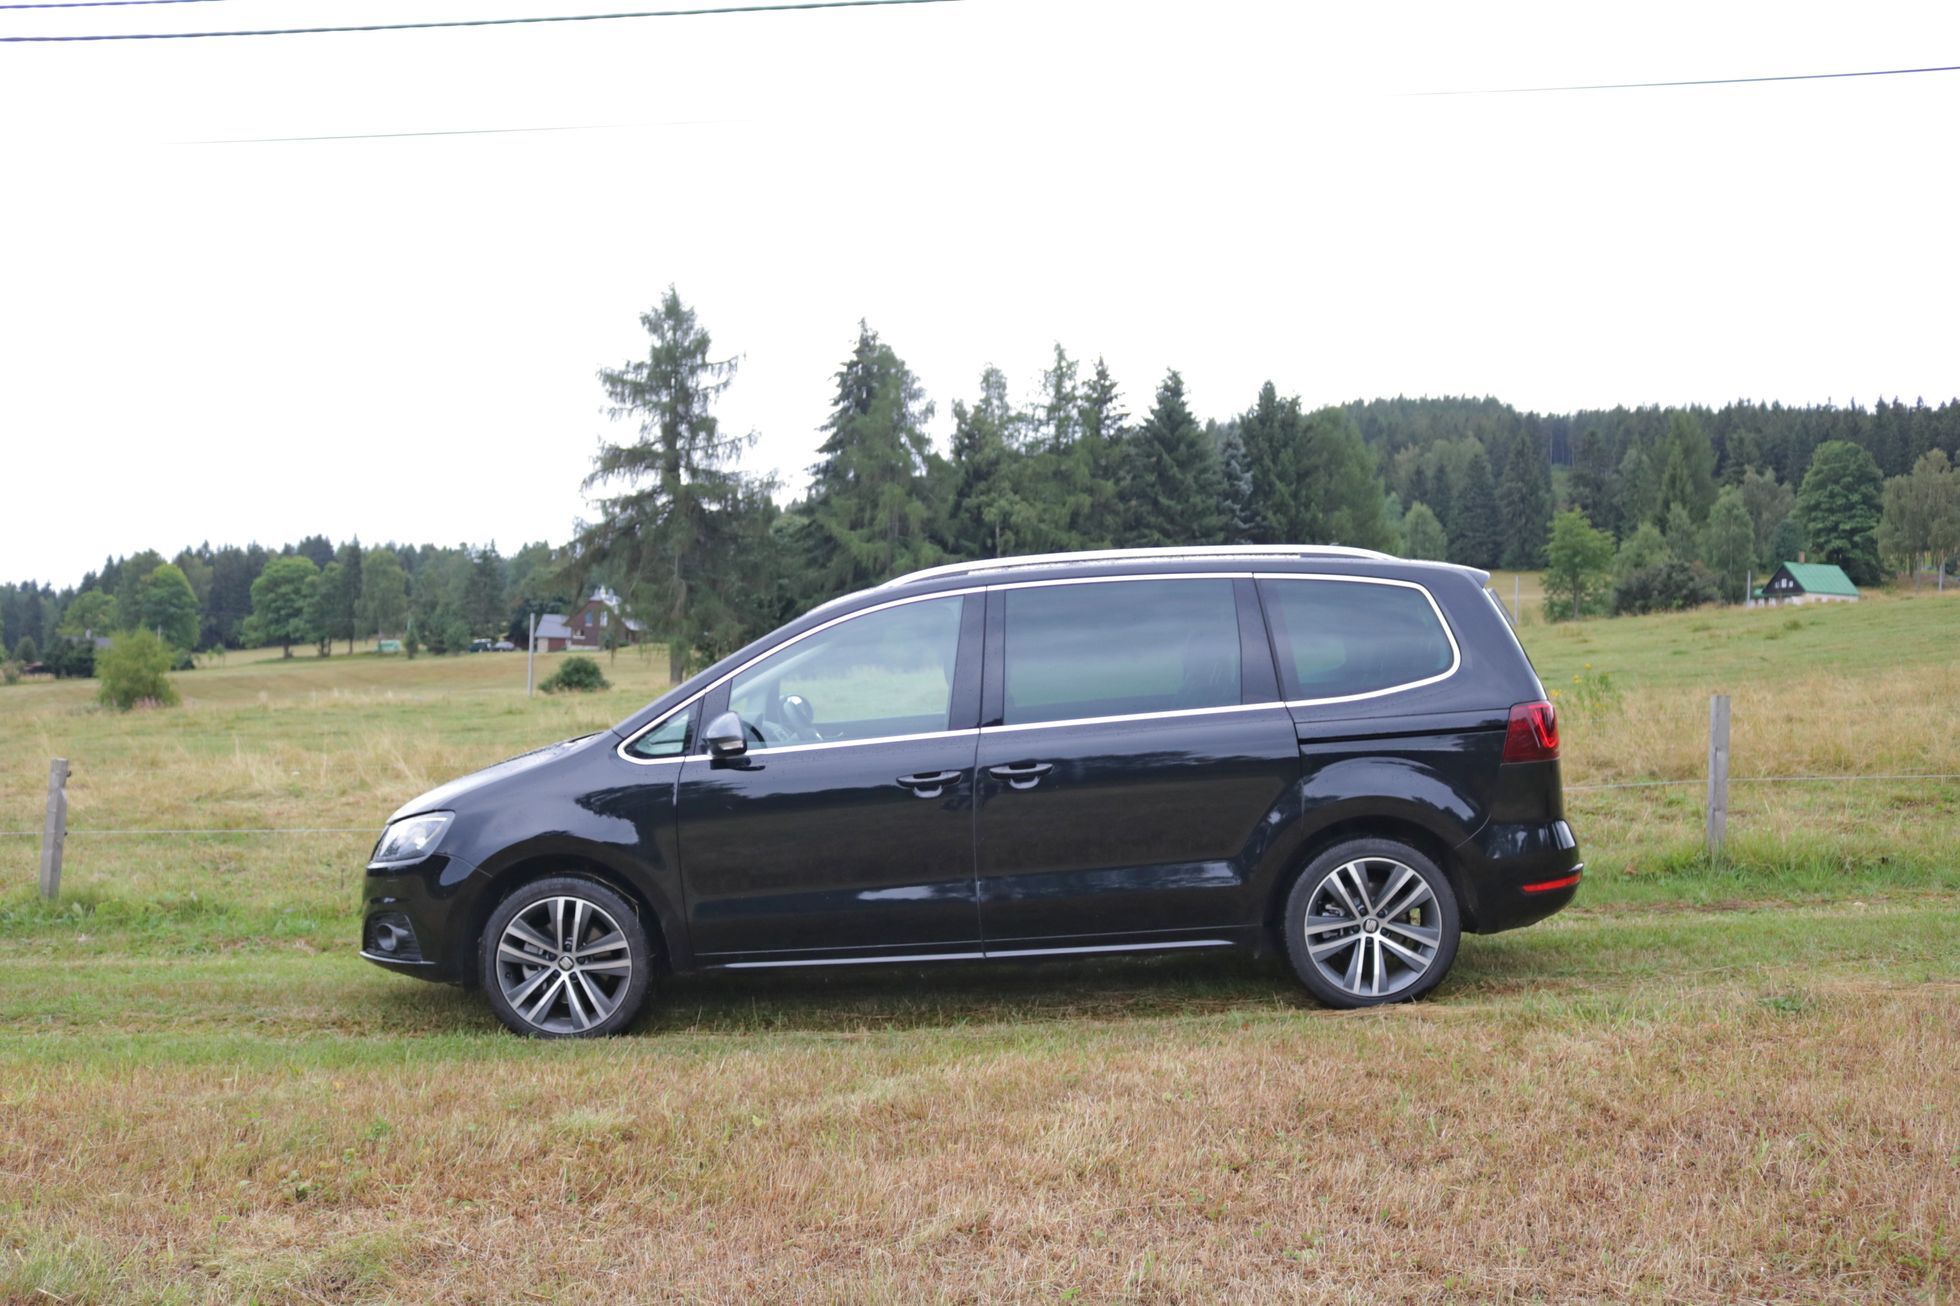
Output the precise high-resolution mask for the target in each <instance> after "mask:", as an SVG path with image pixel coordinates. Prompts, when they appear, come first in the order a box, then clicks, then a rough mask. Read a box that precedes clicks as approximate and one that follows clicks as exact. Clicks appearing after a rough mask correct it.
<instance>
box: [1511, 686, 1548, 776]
mask: <svg viewBox="0 0 1960 1306" xmlns="http://www.w3.org/2000/svg"><path fill="white" fill-rule="evenodd" d="M1504 760H1505V761H1507V762H1556V761H1557V760H1558V711H1557V709H1555V708H1553V706H1552V705H1551V704H1550V703H1547V702H1544V701H1543V700H1542V699H1541V700H1540V701H1538V702H1536V703H1519V704H1518V705H1517V706H1516V707H1513V708H1512V709H1511V721H1510V724H1509V725H1508V726H1506V727H1505V730H1504Z"/></svg>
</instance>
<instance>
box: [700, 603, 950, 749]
mask: <svg viewBox="0 0 1960 1306" xmlns="http://www.w3.org/2000/svg"><path fill="white" fill-rule="evenodd" d="M965 601H966V600H965V599H964V598H962V597H960V596H958V595H954V596H951V597H948V598H942V599H923V600H920V601H919V602H917V603H905V604H901V605H899V606H898V607H895V608H886V609H884V610H883V611H880V612H870V613H866V614H865V615H863V616H861V617H852V618H850V619H849V620H847V621H844V622H840V623H839V624H838V625H835V626H832V627H830V628H829V629H828V630H824V631H821V632H819V633H817V634H815V635H810V636H807V637H806V638H804V639H800V640H798V641H797V642H796V643H794V644H791V645H790V646H789V647H787V648H785V649H783V650H781V651H780V652H777V653H772V654H770V655H769V656H768V657H766V658H764V659H763V660H762V661H760V662H758V663H756V664H755V665H754V666H752V667H750V668H749V669H748V670H746V671H744V672H742V673H741V674H740V675H738V676H736V677H735V679H734V681H733V683H732V684H731V685H730V686H729V691H728V706H729V708H730V709H731V710H732V711H735V712H737V713H739V714H740V715H741V718H742V723H743V724H744V725H745V726H747V727H748V730H749V735H750V738H751V739H752V740H754V741H755V742H756V743H758V744H760V745H763V746H765V747H766V746H768V745H770V744H814V743H829V742H835V741H839V740H851V739H876V738H880V737H882V736H885V735H913V734H930V733H933V732H934V731H940V730H945V729H946V728H947V725H948V721H949V718H950V716H951V712H952V701H953V664H954V662H955V661H956V660H957V658H958V656H959V645H960V611H961V605H962V604H964V603H965Z"/></svg>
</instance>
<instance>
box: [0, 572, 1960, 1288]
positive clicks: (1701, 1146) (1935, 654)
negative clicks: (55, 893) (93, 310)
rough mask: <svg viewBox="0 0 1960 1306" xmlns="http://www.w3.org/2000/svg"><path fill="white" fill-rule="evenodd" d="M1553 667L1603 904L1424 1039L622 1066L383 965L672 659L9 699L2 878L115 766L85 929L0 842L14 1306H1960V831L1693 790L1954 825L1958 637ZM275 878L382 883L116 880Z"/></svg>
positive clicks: (940, 1005) (1023, 1010) (947, 1035)
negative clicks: (395, 937) (1450, 1303)
mask: <svg viewBox="0 0 1960 1306" xmlns="http://www.w3.org/2000/svg"><path fill="white" fill-rule="evenodd" d="M1527 588H1528V587H1527ZM1502 592H1503V593H1504V595H1505V597H1507V598H1508V597H1509V589H1508V587H1505V588H1504V589H1503V591H1502ZM1530 604H1531V600H1530V599H1529V597H1527V607H1529V606H1530ZM1523 633H1524V637H1525V640H1526V643H1527V647H1528V648H1529V649H1530V651H1531V653H1532V655H1533V658H1534V660H1535V662H1536V663H1537V665H1538V667H1539V670H1540V673H1541V675H1542V676H1543V678H1544V679H1545V681H1546V683H1547V685H1548V686H1552V687H1554V688H1557V689H1558V690H1559V691H1560V697H1561V701H1562V703H1563V704H1564V711H1565V732H1566V750H1565V751H1566V757H1567V769H1566V776H1567V781H1568V784H1569V785H1570V786H1571V793H1570V794H1569V798H1568V807H1569V811H1570V814H1571V817H1572V820H1573V823H1574V825H1575V827H1576V828H1577V830H1578V833H1579V836H1580V838H1581V840H1582V844H1583V847H1584V851H1585V854H1586V856H1587V860H1588V864H1589V873H1588V877H1587V883H1586V887H1585V889H1584V891H1583V893H1582V895H1581V897H1580V900H1579V902H1578V904H1577V905H1576V906H1575V907H1574V908H1573V909H1571V910H1569V911H1567V912H1566V913H1564V914H1562V915H1561V916H1559V917H1557V918H1554V919H1553V920H1552V921H1550V922H1547V923H1545V924H1544V925H1541V926H1538V927H1534V928H1532V929H1529V930H1525V931H1520V932H1517V933H1514V934H1507V935H1499V936H1493V937H1490V938H1474V937H1473V938H1470V939H1467V940H1466V941H1465V943H1464V947H1463V952H1462V955H1461V957H1460V959H1459V961H1458V965H1457V970H1456V972H1455V974H1454V975H1453V977H1452V978H1451V980H1450V981H1449V982H1448V983H1447V984H1446V985H1445V986H1444V987H1443V989H1442V990H1441V991H1440V992H1439V993H1438V994H1437V995H1436V996H1435V997H1434V998H1433V999H1432V1000H1430V1001H1428V1002H1425V1003H1422V1004H1419V1005H1417V1006H1414V1007H1409V1008H1397V1009H1391V1010H1386V1011H1378V1012H1370V1013H1332V1012H1326V1011H1321V1010H1318V1009H1316V1008H1314V1007H1312V1006H1311V1005H1310V1004H1308V1003H1306V1002H1305V1001H1303V1000H1302V999H1301V997H1300V996H1299V994H1298V992H1297V990H1296V988H1295V986H1294V985H1293V984H1292V982H1291V981H1290V980H1289V979H1288V978H1287V977H1286V976H1285V975H1284V973H1283V972H1282V971H1281V970H1280V969H1278V968H1277V967H1274V966H1266V965H1261V964H1255V963H1251V962H1241V963H1226V964H1222V965H1221V964H1218V963H1215V962H1212V963H1200V962H1196V961H1192V960H1189V959H1164V960H1155V961H1136V962H1111V963H1103V964H1097V965H1053V966H1046V967H1038V968H1036V967H1030V968H1025V969H1023V968H998V969H973V968H953V969H941V970H930V971H918V972H900V973H896V974H884V975H872V974H859V975H854V976H849V977H843V978H838V977H818V978H815V979H812V978H810V977H808V976H801V975H799V976H793V977H784V976H776V977H773V978H771V977H763V976H756V975H748V976H740V977H717V978H713V979H688V980H682V981H674V982H671V983H669V984H668V985H667V987H666V991H665V993H664V996H663V999H662V1001H661V1004H660V1007H659V1010H658V1011H657V1013H656V1014H655V1015H654V1016H652V1017H651V1018H650V1019H648V1020H647V1021H646V1022H645V1023H644V1025H643V1026H642V1027H641V1029H640V1031H639V1032H638V1033H637V1034H636V1035H635V1036H633V1037H629V1038H625V1039H619V1040H614V1041H612V1042H609V1043H606V1044H583V1045H564V1044H554V1045H539V1044H532V1043H527V1042H522V1041H519V1040H515V1039H512V1038H510V1037H508V1036H506V1035H504V1034H502V1033H501V1032H500V1029H499V1027H497V1026H496V1025H495V1024H494V1021H493V1020H492V1019H491V1018H490V1017H489V1015H488V1014H487V1012H486V1011H485V1010H484V1008H483V1007H482V1005H481V1003H480V1002H479V1001H477V1000H476V999H474V998H473V997H471V996H470V995H467V994H463V993H460V992H456V991H452V990H449V989H443V988H436V987H432V986H426V985H421V984H417V983H414V982H413V981H409V980H403V979H399V978H396V977H392V976H388V975H384V974H382V973H380V972H378V971H375V970H373V969H372V968H370V967H368V966H366V965H365V964H364V963H361V962H360V961H359V960H358V959H356V958H354V957H353V955H352V951H351V949H352V940H353V937H354V932H355V925H356V915H355V911H356V902H355V888H356V884H357V880H358V871H359V865H360V862H361V860H362V858H363V857H364V855H365V853H366V851H367V848H368V846H369V844H370V843H371V841H372V838H373V835H374V833H375V831H376V830H377V829H378V827H379V824H380V822H381V820H382V819H383V818H384V817H385V816H386V815H387V813H388V812H389V811H391V810H392V809H393V808H394V807H395V806H396V805H397V804H398V803H399V802H400V801H401V800H402V799H404V798H405V797H407V796H410V795H412V794H413V793H415V792H417V791H419V790H420V789H422V788H424V787H427V786H428V785H431V784H434V783H436V782H438V781H440V780H442V779H445V778H448V777H449V776H452V775H455V774H458V773H461V772H463V771H467V770H469V769H471V768H473V767H476V766H479V765H482V764H484V763H487V762H490V761H493V760H496V759H497V758H499V757H503V756H507V755H509V754H511V753H513V752H516V751H520V750H521V749H524V748H527V747H531V746H535V745H537V744H539V743H543V742H547V741H549V740H552V739H556V738H561V737H564V736H566V735H570V734H573V733H577V732H579V731H581V730H585V729H590V728H593V727H595V726H599V725H603V724H607V723H610V722H611V721H614V720H616V719H618V718H619V717H622V716H624V715H625V714H626V712H627V711H628V710H630V708H631V707H632V706H634V705H636V704H637V703H639V702H641V701H644V700H645V699H646V698H648V697H650V696H651V695H652V694H653V693H655V692H656V691H657V690H658V688H659V687H660V685H661V684H662V683H663V680H664V661H663V660H659V659H653V660H643V659H642V658H641V657H640V656H638V655H636V654H631V653H625V654H621V655H620V656H619V657H618V658H617V660H616V661H615V662H614V663H613V664H612V665H611V666H609V667H608V674H609V675H610V676H611V677H612V678H613V680H614V681H615V683H616V684H617V686H618V688H616V689H615V690H613V691H612V692H610V693H608V694H604V695H600V696H597V697H595V698H589V699H576V700H571V701H565V700H552V699H544V698H539V699H535V700H527V699H526V698H525V697H524V695H523V665H522V659H521V658H519V657H516V656H514V655H508V654H505V655H494V654H489V655H477V656H474V657H465V658H450V659H434V658H421V659H417V660H415V661H413V662H408V661H405V660H402V659H399V658H391V659H379V658H371V657H359V658H345V657H336V658H332V659H328V660H325V661H319V660H315V659H313V658H312V657H310V656H308V655H302V656H300V657H298V658H296V659H295V660H294V661H292V662H283V661H280V660H277V659H261V658H255V657H251V656H244V655H237V654H234V655H231V656H230V657H228V658H226V659H225V663H224V665H222V666H214V667H209V668H206V669H203V670H199V671H197V672H195V673H190V674H187V675H185V676H182V677H180V685H181V688H182V691H183V694H184V705H183V706H182V707H181V708H178V709H175V710H170V711H157V712H138V713H135V714H132V715H129V716H116V715H114V714H110V713H106V712H103V711H100V710H98V709H96V708H95V707H94V706H93V705H92V703H91V701H90V689H91V687H90V686H88V685H81V684H30V685H22V686H17V687H13V688H10V689H0V830H8V831H23V830H32V829H35V828H37V827H38V823H39V813H40V805H41V800H42V794H43V789H44V785H45V776H46V766H47V758H48V757H50V756H52V755H56V754H60V755H65V756H67V757H69V758H71V759H72V760H73V762H74V764H75V768H76V774H75V778H74V780H73V782H72V783H71V796H72V823H73V826H74V830H75V834H74V835H73V837H72V838H71V841H70V843H69V845H68V855H69V864H68V869H67V873H66V878H65V889H66V892H65V893H64V896H63V899H62V901H61V902H59V903H57V904H54V905H52V906H48V905H43V904H41V903H40V902H39V900H38V899H37V898H36V897H35V895H34V893H33V889H32V885H33V878H34V861H35V847H36V843H35V840H34V839H33V838H17V837H6V836H0V1300H8V1301H13V1300H48V1299H54V1300H71V1301H82V1300H131V1299H134V1300H163V1301H207V1300H209V1301H235V1300H240V1299H246V1298H259V1299H263V1300H272V1301H286V1300H292V1301H309V1300H311V1301H336V1302H337V1301H348V1300H403V1301H422V1300H453V1301H484V1300H510V1301H528V1300H560V1299H563V1300H584V1299H589V1298H594V1297H598V1296H600V1295H601V1294H607V1295H611V1296H614V1297H619V1298H625V1299H634V1298H645V1297H662V1298H667V1297H674V1298H682V1299H691V1300H716V1301H719V1300H731V1299H741V1298H758V1297H759V1298H774V1299H788V1298H794V1299H797V1300H811V1299H815V1300H853V1301H855V1300H918V1299H932V1300H937V1299H945V1300H971V1299H974V1298H997V1297H1008V1298H1019V1299H1053V1300H1084V1301H1105V1300H1152V1301H1154V1300H1200V1299H1203V1300H1210V1299H1217V1298H1235V1299H1253V1298H1268V1297H1273V1298H1294V1299H1349V1298H1360V1297H1371V1298H1377V1299H1389V1300H1402V1299H1410V1298H1435V1299H1457V1298H1507V1299H1530V1298H1573V1297H1585V1298H1601V1297H1612V1298H1619V1297H1626V1298H1651V1299H1655V1300H1688V1301H1728V1300H1735V1299H1753V1300H1780V1299H1809V1300H1817V1299H1826V1298H1830V1299H1864V1300H1900V1299H1905V1300H1950V1299H1951V1298H1952V1297H1953V1296H1954V1294H1955V1293H1956V1292H1960V1178H1956V1175H1960V1111H1956V1109H1955V1107H1954V1103H1955V1102H1956V1101H1960V945H1956V943H1955V942H1954V940H1955V939H1956V937H1960V852H1956V849H1960V780H1954V779H1950V778H1949V779H1941V780H1926V779H1911V780H1905V779H1881V778H1872V779H1866V780H1862V781H1859V782H1853V783H1842V782H1826V781H1818V780H1809V779H1799V780H1779V781H1774V782H1743V783H1738V784H1737V785H1736V787H1735V792H1734V796H1733V800H1732V805H1733V813H1732V816H1731V834H1732V840H1733V843H1732V849H1731V855H1730V856H1729V857H1728V858H1727V859H1725V861H1724V862H1723V863H1722V864H1721V865H1718V866H1711V865H1709V864H1708V863H1707V862H1706V860H1705V859H1704V858H1702V857H1701V856H1700V855H1699V854H1698V852H1697V845H1698V839H1699V834H1700V820H1701V809H1700V803H1701V795H1700V789H1699V785H1698V783H1697V781H1698V779H1699V776H1700V774H1701V767H1702V752H1703V748H1704V738H1705V734H1704V732H1705V721H1706V711H1707V695H1708V694H1709V693H1710V692H1711V691H1714V690H1722V691H1725V692H1728V693H1730V694H1732V695H1733V697H1734V702H1735V739H1734V754H1735V761H1734V769H1735V773H1736V775H1737V776H1738V777H1752V776H1771V775H1774V776H1818V775H1842V774H1856V775H1861V776H1866V777H1887V776H1926V775H1949V776H1950V775H1951V774H1953V773H1960V660H1956V658H1955V657H1954V655H1953V648H1954V646H1955V642H1956V636H1960V600H1956V599H1953V598H1945V599H1941V598H1935V597H1933V596H1930V595H1927V596H1923V597H1917V598H1897V599H1888V598H1874V599H1873V600H1871V601H1868V602H1865V603H1861V604H1858V605H1856V606H1845V607H1832V608H1822V609H1806V610H1801V611H1797V610H1788V609H1782V610H1768V611H1750V612H1743V611H1727V612H1703V613H1690V614H1684V615H1679V616H1669V617H1652V618H1641V619H1630V620H1621V621H1612V622H1589V623H1584V624H1581V625H1575V626H1547V625H1544V624H1542V623H1530V624H1527V626H1526V628H1525V630H1524V632H1523ZM554 662H555V659H549V658H547V659H541V666H540V675H541V676H542V675H543V674H546V673H547V672H548V670H549V668H550V665H552V664H553V663H554ZM1575 677H1577V678H1578V679H1577V681H1576V682H1575V680H1574V678H1575ZM1602 677H1604V679H1603V680H1602ZM1651 780H1668V781H1684V782H1686V783H1680V784H1672V785H1649V786H1645V787H1639V788H1604V787H1597V786H1608V785H1616V784H1627V783H1630V782H1635V781H1640V782H1645V781H1651ZM258 827H304V828H309V829H319V830H325V831H334V830H339V829H342V828H345V829H348V830H350V831H353V832H352V833H319V834H310V835H280V836H266V835H254V834H230V835H200V836H192V837H165V836H153V835H138V836H116V835H107V834H97V835H91V834H90V833H88V832H89V831H90V830H99V831H106V830H112V829H153V828H171V829H185V828H196V829H234V830H235V829H242V828H258Z"/></svg>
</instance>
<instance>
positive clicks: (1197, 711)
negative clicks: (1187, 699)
mask: <svg viewBox="0 0 1960 1306" xmlns="http://www.w3.org/2000/svg"><path fill="white" fill-rule="evenodd" d="M1285 706H1286V704H1285V703H1282V702H1280V701H1279V700H1278V699H1273V700H1271V701H1270V702H1265V703H1221V704H1219V705H1218V706H1217V707H1178V708H1170V709H1168V710H1166V711H1163V712H1124V713H1119V714H1117V715H1115V716H1078V717H1068V718H1066V719H1064V720H1061V721H1017V722H1015V723H1013V724H1011V725H999V726H981V727H980V733H981V734H983V735H996V734H1010V733H1012V732H1014V731H1016V730H1053V729H1056V728H1057V727H1059V726H1100V725H1113V724H1118V723H1121V722H1124V721H1163V720H1167V719H1168V718H1170V717H1180V716H1216V715H1219V714H1220V713H1224V712H1263V711H1265V710H1266V709H1267V708H1274V707H1285Z"/></svg>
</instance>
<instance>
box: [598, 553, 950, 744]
mask: <svg viewBox="0 0 1960 1306" xmlns="http://www.w3.org/2000/svg"><path fill="white" fill-rule="evenodd" d="M986 588H987V587H986V586H984V585H974V586H970V587H968V588H966V589H957V590H934V591H933V592H932V593H930V594H911V595H907V596H906V597H905V598H902V599H890V600H888V601H886V602H884V603H874V604H873V605H871V606H870V607H868V608H859V609H858V610H857V611H856V612H846V613H842V614H840V615H838V616H835V617H832V618H831V619H830V620H829V621H825V622H820V623H819V624H817V625H814V626H812V627H810V628H809V629H808V630H805V631H801V632H799V633H797V634H795V635H792V636H790V638H788V639H786V640H784V641H783V642H782V643H780V644H775V645H772V646H771V647H769V648H766V649H764V650H763V651H762V652H760V653H758V654H756V655H755V656H754V657H752V658H750V659H749V660H748V661H747V662H744V663H743V664H742V665H741V666H739V667H735V668H733V669H732V670H729V671H724V672H722V673H721V674H720V675H719V676H716V677H715V678H714V679H713V680H711V681H709V682H708V683H707V684H705V685H703V686H701V688H699V689H697V690H695V691H694V692H693V693H692V694H689V695H688V696H687V697H686V698H684V699H682V700H681V701H680V702H678V703H676V704H674V705H673V706H672V707H670V708H668V709H667V710H666V711H665V712H662V713H661V714H660V715H659V716H657V717H655V718H654V719H653V720H651V721H649V722H647V723H646V724H645V725H643V726H641V727H640V728H639V729H638V730H635V731H634V732H633V733H632V734H630V735H628V736H627V737H626V738H624V739H622V740H620V741H619V743H618V745H616V746H615V747H614V748H613V753H614V754H615V755H617V756H618V757H619V758H620V760H621V761H625V762H631V763H632V764H633V765H634V766H659V765H661V764H662V763H665V762H681V761H686V760H687V759H686V758H681V757H634V756H633V755H631V754H630V753H628V752H627V751H626V750H627V748H629V747H630V746H631V745H632V744H633V743H634V742H635V741H637V740H638V739H639V737H640V736H641V735H644V734H646V733H647V732H648V731H649V730H655V729H658V728H659V727H660V726H662V725H664V724H665V723H666V721H667V719H668V718H669V717H671V716H673V715H674V713H676V712H682V711H685V710H687V709H688V708H690V707H692V706H694V705H695V704H696V703H698V702H700V701H701V700H702V699H703V698H705V697H706V696H707V695H708V694H709V693H710V692H711V691H713V690H716V689H719V688H721V687H722V686H723V685H725V684H727V683H728V682H729V681H731V680H733V679H734V678H735V677H737V676H739V675H741V674H742V673H743V672H744V671H747V670H748V669H749V668H750V667H752V666H754V665H755V664H756V663H758V662H761V661H762V660H763V659H765V658H772V657H774V656H775V655H776V654H778V653H780V652H782V651H783V650H784V649H786V648H788V647H790V646H791V645H793V644H800V643H802V642H803V641H804V640H806V639H808V638H810V636H812V635H816V634H820V633H822V632H823V631H826V630H829V629H830V628H831V627H832V626H840V625H842V624H843V623H845V622H847V621H856V620H857V619H858V618H859V617H868V616H870V615H871V614H872V613H874V612H883V611H885V610H886V609H887V608H898V607H903V606H905V605H906V604H908V603H930V602H931V601H932V600H934V599H950V598H953V597H955V596H960V595H966V594H981V593H985V592H986ZM949 733H950V732H949ZM839 742H840V743H866V744H869V743H876V742H878V741H876V740H871V739H864V740H841V741H839ZM782 747H792V748H795V747H801V748H812V747H822V745H814V744H800V745H799V744H791V745H782V746H779V747H778V748H756V749H752V750H750V751H752V752H757V753H762V752H778V751H781V748H782Z"/></svg>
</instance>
